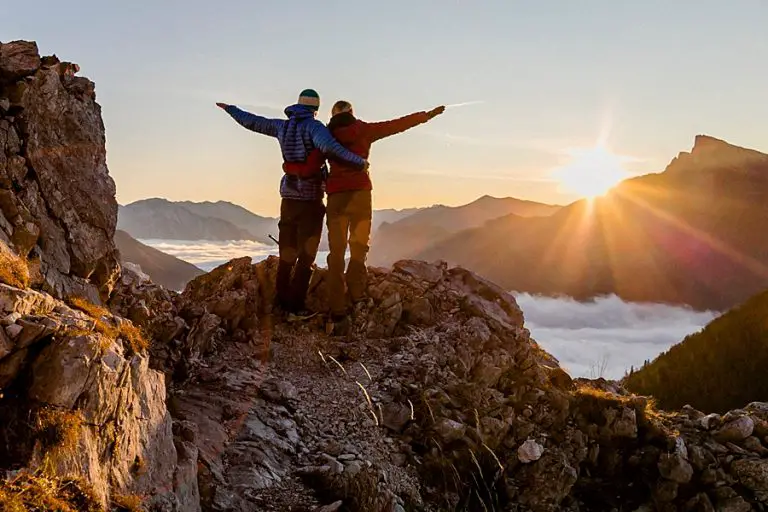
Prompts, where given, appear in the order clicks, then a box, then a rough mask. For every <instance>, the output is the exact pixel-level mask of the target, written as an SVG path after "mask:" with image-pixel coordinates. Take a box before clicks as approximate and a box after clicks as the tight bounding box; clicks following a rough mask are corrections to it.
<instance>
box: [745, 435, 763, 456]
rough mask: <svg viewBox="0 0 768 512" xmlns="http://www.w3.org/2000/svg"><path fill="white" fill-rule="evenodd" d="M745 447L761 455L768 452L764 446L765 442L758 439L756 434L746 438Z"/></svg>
mask: <svg viewBox="0 0 768 512" xmlns="http://www.w3.org/2000/svg"><path fill="white" fill-rule="evenodd" d="M743 444H744V448H746V449H747V450H749V451H751V452H755V453H757V454H760V455H765V454H766V453H768V450H766V449H765V447H764V446H763V443H761V442H760V439H758V438H757V437H755V436H750V437H748V438H746V439H745V440H744V443H743Z"/></svg>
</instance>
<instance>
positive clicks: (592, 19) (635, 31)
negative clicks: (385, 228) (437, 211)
mask: <svg viewBox="0 0 768 512" xmlns="http://www.w3.org/2000/svg"><path fill="white" fill-rule="evenodd" d="M766 26H768V2H766V1H765V0H734V1H733V2H722V1H715V0H699V1H693V0H677V1H675V2H667V1H661V0H647V1H644V2H635V1H629V0H626V1H616V0H583V1H581V2H574V1H572V0H539V1H536V2H533V1H520V0H514V1H513V0H485V1H483V2H474V3H470V2H462V1H458V0H407V1H406V0H389V1H387V2H375V3H374V2H360V1H357V2H355V1H352V0H324V1H322V2H302V1H293V2H277V1H275V2H270V1H254V0H228V1H227V0H221V1H218V2H211V1H200V0H184V1H181V0H154V1H149V0H134V1H132V2H105V1H103V0H98V1H96V0H88V1H78V0H71V1H68V2H60V1H53V0H36V1H34V2H17V3H16V4H14V8H13V12H12V13H11V15H9V16H6V15H3V16H2V17H0V41H6V42H7V41H11V40H15V39H26V40H35V41H37V42H38V45H39V46H40V50H41V52H42V53H43V54H52V53H55V54H56V55H58V56H59V57H60V58H61V59H63V60H69V61H73V62H77V63H78V64H80V66H81V72H80V74H81V75H83V76H87V77H89V78H90V79H92V80H93V81H95V82H96V93H97V101H98V102H99V103H100V104H101V106H102V108H103V116H104V121H105V125H106V129H107V158H108V165H109V169H110V173H111V175H112V176H113V177H114V179H115V182H116V184H117V196H118V197H117V198H118V201H119V202H121V204H126V203H129V202H132V201H135V200H138V199H142V198H147V197H166V198H168V199H171V200H194V201H202V200H219V199H222V200H229V201H233V202H235V203H238V204H241V205H243V206H245V207H247V208H249V209H250V210H252V211H254V212H256V213H260V214H265V215H276V214H277V212H278V208H279V201H280V199H279V195H278V183H279V179H280V176H281V173H282V171H281V168H280V164H281V160H280V152H279V149H278V145H277V142H276V141H275V140H274V139H271V138H269V137H265V136H262V135H259V134H255V133H252V132H249V131H247V130H245V129H243V128H241V127H240V126H238V125H237V124H235V123H234V121H232V120H231V119H230V118H229V116H227V115H226V114H225V113H223V112H222V111H220V110H219V109H217V108H216V107H215V105H214V103H215V102H216V101H222V102H225V103H233V104H236V105H240V106H242V107H243V108H246V109H247V110H251V111H253V112H255V113H259V114H262V115H265V116H268V117H283V114H282V109H283V108H284V107H285V106H287V105H289V104H291V103H294V102H295V101H296V98H297V95H298V93H299V91H301V90H302V89H304V88H307V87H311V88H314V89H316V90H317V91H318V92H319V93H320V96H321V102H322V104H321V110H320V116H319V118H320V119H321V120H323V121H325V122H327V120H328V117H329V111H330V107H331V105H332V104H333V102H334V101H336V100H337V99H346V100H349V101H351V102H352V103H353V104H354V105H355V112H356V114H357V115H358V117H360V118H361V119H364V120H369V121H374V120H383V119H388V118H392V117H397V116H401V115H404V114H408V113H410V112H413V111H419V110H427V109H430V108H432V107H434V106H437V105H440V104H455V103H463V102H473V103H472V104H470V105H466V106H463V107H456V108H452V109H448V110H447V111H446V113H445V114H443V115H442V116H440V117H438V118H436V119H434V120H433V121H431V122H430V123H428V124H426V125H422V126H419V127H417V128H415V129H413V130H411V131H409V132H406V133H404V134H401V135H397V136H395V137H392V138H389V139H387V140H384V141H380V142H377V143H376V145H375V146H374V148H373V151H372V154H371V157H370V161H371V173H372V176H373V179H374V187H375V199H374V201H375V207H376V208H403V207H410V206H425V205H431V204H448V205H458V204H464V203H467V202H470V201H472V200H473V199H475V198H477V197H479V196H482V195H484V194H490V195H493V196H496V197H501V196H515V197H520V198H524V199H531V200H536V201H542V202H548V203H558V204H565V203H568V202H570V201H572V200H574V199H576V198H577V197H578V195H577V190H576V189H575V188H573V187H572V188H570V189H569V188H567V187H565V186H564V185H563V183H562V182H561V181H560V179H559V178H558V176H560V175H561V174H562V171H563V168H566V169H570V167H569V164H570V163H572V159H573V158H574V157H573V155H574V154H578V151H579V150H580V149H583V148H589V147H592V146H594V145H595V144H596V143H597V141H602V142H603V143H604V144H605V146H606V148H608V150H609V151H610V152H612V153H615V154H618V155H622V157H624V158H622V159H621V162H623V164H622V165H623V166H624V170H625V171H626V173H627V175H629V174H643V173H647V172H659V171H661V170H663V168H664V166H665V165H666V164H667V163H668V162H669V161H670V160H671V159H672V158H673V157H674V156H675V155H676V154H677V153H678V152H680V151H687V150H690V148H691V146H692V144H693V138H694V136H695V135H696V134H699V133H706V134H709V135H713V136H715V137H719V138H723V139H726V140H728V141H729V142H732V143H734V144H737V145H740V146H745V147H751V148H755V149H758V150H762V151H768V128H767V127H766V126H767V125H766V124H765V119H768V101H766V96H765V94H766V91H768V67H766V66H765V65H764V63H765V62H768V31H766V30H765V27H766ZM558 173H561V174H560V175H559V174H558ZM565 181H566V182H567V181H568V180H565ZM574 182H578V179H577V180H573V179H572V180H570V183H574Z"/></svg>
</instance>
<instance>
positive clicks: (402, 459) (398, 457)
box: [390, 453, 408, 467]
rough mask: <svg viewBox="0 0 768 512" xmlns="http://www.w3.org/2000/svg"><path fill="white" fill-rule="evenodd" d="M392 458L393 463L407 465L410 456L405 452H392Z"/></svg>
mask: <svg viewBox="0 0 768 512" xmlns="http://www.w3.org/2000/svg"><path fill="white" fill-rule="evenodd" d="M390 460H391V462H392V465H394V466H398V467H403V466H405V463H406V462H407V461H408V457H407V456H406V455H405V454H404V453H395V454H392V456H391V457H390Z"/></svg>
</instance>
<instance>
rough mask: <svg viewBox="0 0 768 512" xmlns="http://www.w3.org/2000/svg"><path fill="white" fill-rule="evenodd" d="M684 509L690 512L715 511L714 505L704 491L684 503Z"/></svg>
mask: <svg viewBox="0 0 768 512" xmlns="http://www.w3.org/2000/svg"><path fill="white" fill-rule="evenodd" d="M685 509H686V510H689V511H691V512H715V507H714V506H713V505H712V501H711V500H710V499H709V496H707V494H706V493H703V492H701V493H699V494H697V495H696V496H694V497H693V498H691V499H690V500H688V503H686V504H685Z"/></svg>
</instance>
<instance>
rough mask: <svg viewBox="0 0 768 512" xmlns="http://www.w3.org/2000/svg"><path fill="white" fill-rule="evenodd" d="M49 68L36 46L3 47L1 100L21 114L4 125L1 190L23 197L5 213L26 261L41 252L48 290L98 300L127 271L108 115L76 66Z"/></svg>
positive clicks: (0, 201)
mask: <svg viewBox="0 0 768 512" xmlns="http://www.w3.org/2000/svg"><path fill="white" fill-rule="evenodd" d="M44 61H45V65H43V60H41V58H40V56H39V54H38V52H37V45H36V44H35V43H28V42H24V41H17V42H13V43H5V44H2V45H0V96H2V97H5V98H8V100H9V103H10V105H11V106H12V107H13V108H16V109H18V110H19V113H18V115H17V116H16V117H15V118H14V121H13V122H12V124H11V123H9V122H8V121H7V120H4V119H3V120H0V150H2V151H0V155H2V156H0V188H6V189H8V188H10V185H11V184H12V183H13V184H15V186H16V187H17V188H16V190H20V192H19V193H16V194H14V195H12V196H11V197H10V198H9V197H7V194H6V196H5V197H4V198H0V209H2V213H3V216H4V217H5V218H6V219H7V220H8V221H9V222H11V223H12V224H13V233H12V235H11V236H10V237H9V238H10V240H11V242H12V243H13V244H14V246H15V247H16V249H17V251H18V252H19V254H21V255H22V256H27V254H29V253H30V251H32V250H33V248H35V247H37V248H38V252H39V255H40V257H41V272H42V275H43V278H44V281H45V286H44V289H46V290H47V291H50V292H51V293H52V294H53V295H54V296H56V297H59V298H63V297H65V296H67V295H73V294H77V295H82V296H87V297H90V298H91V299H95V300H96V301H99V300H100V299H106V298H107V297H108V295H109V293H110V292H111V290H112V287H113V286H114V282H115V280H116V279H117V275H118V271H119V266H118V264H117V257H116V249H115V245H114V242H113V237H114V233H115V225H116V223H117V202H116V201H115V185H114V182H113V181H112V178H111V177H110V176H109V173H108V171H107V167H106V151H105V137H104V125H103V123H102V119H101V111H100V107H99V106H98V105H97V104H96V103H95V101H94V98H93V84H92V83H91V82H90V81H88V80H87V79H85V78H80V77H76V76H74V73H75V72H76V71H77V70H78V68H77V66H76V65H74V64H70V63H57V64H53V60H52V59H48V58H46V59H44ZM22 77H26V79H25V80H24V81H21V82H17V80H18V79H19V78H22ZM22 150H23V154H20V152H21V151H22Z"/></svg>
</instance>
